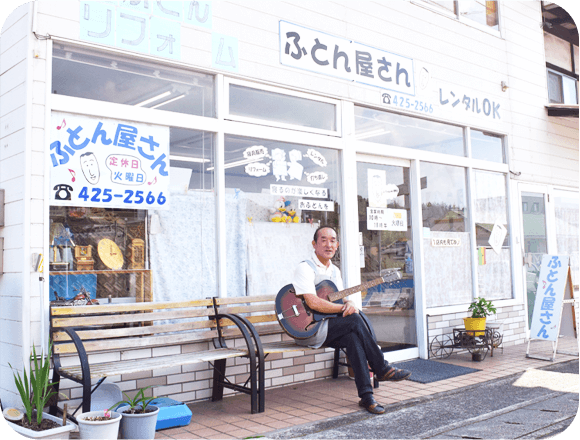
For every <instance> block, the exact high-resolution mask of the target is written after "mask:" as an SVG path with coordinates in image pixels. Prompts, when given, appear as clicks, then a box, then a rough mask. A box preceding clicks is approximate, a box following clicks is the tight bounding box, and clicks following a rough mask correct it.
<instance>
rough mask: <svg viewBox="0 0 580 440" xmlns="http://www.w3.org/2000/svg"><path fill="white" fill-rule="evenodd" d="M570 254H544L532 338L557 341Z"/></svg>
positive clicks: (531, 330) (533, 315) (531, 328)
mask: <svg viewBox="0 0 580 440" xmlns="http://www.w3.org/2000/svg"><path fill="white" fill-rule="evenodd" d="M568 262H569V257H568V256H562V255H544V256H543V257H542V266H541V268H540V277H539V279H538V288H537V290H536V299H535V302H534V312H533V314H532V325H531V327H530V339H541V340H543V341H552V342H554V341H556V340H557V339H558V330H559V328H560V318H561V315H562V302H563V300H564V289H565V288H566V280H567V278H568Z"/></svg>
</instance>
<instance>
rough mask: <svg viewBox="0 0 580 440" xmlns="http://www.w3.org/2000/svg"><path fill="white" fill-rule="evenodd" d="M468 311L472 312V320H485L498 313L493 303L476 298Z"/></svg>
mask: <svg viewBox="0 0 580 440" xmlns="http://www.w3.org/2000/svg"><path fill="white" fill-rule="evenodd" d="M467 310H469V311H470V312H471V317H472V318H485V317H486V316H489V315H493V314H494V313H495V312H496V309H495V307H494V306H493V304H492V303H491V301H487V300H486V299H485V298H475V300H474V301H473V302H472V303H471V304H470V305H469V308H468V309H467Z"/></svg>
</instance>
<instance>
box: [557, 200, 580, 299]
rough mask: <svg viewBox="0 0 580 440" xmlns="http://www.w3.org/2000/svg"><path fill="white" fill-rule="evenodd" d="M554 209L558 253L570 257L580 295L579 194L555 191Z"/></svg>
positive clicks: (573, 276) (575, 284)
mask: <svg viewBox="0 0 580 440" xmlns="http://www.w3.org/2000/svg"><path fill="white" fill-rule="evenodd" d="M554 196H555V197H554V207H555V208H554V209H555V217H556V225H555V230H556V252H557V254H558V255H569V256H570V268H571V271H572V284H573V285H574V286H575V290H576V296H577V295H578V280H579V277H578V275H579V266H580V264H579V258H578V250H579V249H580V242H579V238H580V227H579V221H578V212H579V211H578V193H577V192H572V191H555V194H554Z"/></svg>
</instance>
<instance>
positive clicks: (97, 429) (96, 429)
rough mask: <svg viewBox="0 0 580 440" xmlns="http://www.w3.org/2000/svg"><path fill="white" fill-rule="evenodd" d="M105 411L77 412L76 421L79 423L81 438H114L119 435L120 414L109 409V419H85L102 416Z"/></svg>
mask: <svg viewBox="0 0 580 440" xmlns="http://www.w3.org/2000/svg"><path fill="white" fill-rule="evenodd" d="M104 415H105V411H89V412H86V413H82V414H79V415H78V416H77V422H78V424H79V433H80V438H82V439H116V438H118V437H119V424H120V422H121V417H122V416H121V414H120V413H118V412H115V411H111V419H110V420H104V421H94V422H93V421H89V420H85V419H86V418H88V417H102V416H104Z"/></svg>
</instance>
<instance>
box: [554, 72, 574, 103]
mask: <svg viewBox="0 0 580 440" xmlns="http://www.w3.org/2000/svg"><path fill="white" fill-rule="evenodd" d="M548 99H549V101H550V103H553V104H578V81H577V80H576V79H575V78H572V77H570V76H567V75H564V74H563V73H560V72H556V71H554V70H550V69H548Z"/></svg>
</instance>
